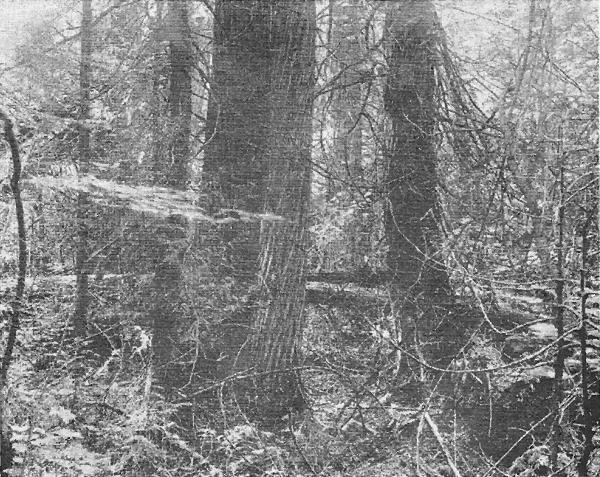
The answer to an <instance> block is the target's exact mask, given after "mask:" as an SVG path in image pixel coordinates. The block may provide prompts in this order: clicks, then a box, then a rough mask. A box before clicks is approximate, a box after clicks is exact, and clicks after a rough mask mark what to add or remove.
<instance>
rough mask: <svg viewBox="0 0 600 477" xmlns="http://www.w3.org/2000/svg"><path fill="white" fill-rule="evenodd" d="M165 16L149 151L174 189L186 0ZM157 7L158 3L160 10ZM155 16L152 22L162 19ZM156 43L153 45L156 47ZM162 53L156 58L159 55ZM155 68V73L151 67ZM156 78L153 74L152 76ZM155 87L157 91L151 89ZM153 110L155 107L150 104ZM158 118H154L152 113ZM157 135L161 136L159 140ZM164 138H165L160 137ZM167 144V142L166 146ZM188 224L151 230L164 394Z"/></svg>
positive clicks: (185, 101) (181, 173)
mask: <svg viewBox="0 0 600 477" xmlns="http://www.w3.org/2000/svg"><path fill="white" fill-rule="evenodd" d="M167 8H168V11H167V16H166V21H165V23H164V24H162V28H163V32H162V34H157V35H156V38H157V40H159V39H164V40H166V41H167V42H168V43H167V44H168V56H167V58H168V65H167V70H166V71H167V72H168V88H169V90H168V103H167V105H166V110H165V113H166V114H167V115H168V125H169V127H168V128H167V129H168V132H167V134H166V135H164V137H162V136H161V135H162V134H163V132H162V131H157V130H155V131H154V133H155V135H158V136H159V137H155V138H154V147H155V148H158V149H159V150H160V151H166V157H162V162H157V159H158V157H159V156H160V154H159V153H158V152H157V150H155V151H154V157H155V163H154V182H155V184H158V185H165V186H168V187H171V188H174V189H179V190H185V188H186V186H187V184H188V181H189V171H188V165H189V159H190V139H191V119H192V71H193V59H194V53H193V45H192V38H191V30H190V25H189V19H188V5H187V3H186V2H181V1H177V0H170V1H169V2H168V3H167ZM160 13H161V11H160V9H159V13H158V14H159V15H160ZM160 22H161V19H160V18H157V28H158V27H159V26H160V25H161V23H160ZM159 46H160V45H157V48H158V47H159ZM160 59H161V55H156V57H155V60H156V61H160ZM155 74H156V73H155ZM155 81H156V79H155ZM156 92H158V91H156ZM155 114H160V108H159V107H156V106H155ZM155 120H157V121H158V120H159V118H158V117H157V118H155ZM161 137H162V141H161ZM165 139H166V144H164V143H165ZM165 146H166V147H165ZM186 230H187V224H186V223H185V221H184V220H183V221H182V220H179V219H177V218H175V217H173V218H170V219H168V220H167V221H166V223H165V224H164V225H163V226H161V227H160V228H159V229H158V230H157V233H156V238H157V241H158V243H157V251H156V262H155V271H154V279H153V284H152V296H153V300H154V301H153V304H152V319H153V330H154V333H153V335H154V337H153V355H154V379H155V384H157V385H159V386H161V387H162V388H163V391H164V392H165V393H166V394H167V395H168V394H169V393H170V391H171V390H172V388H173V387H174V386H176V385H177V383H178V377H179V376H180V375H181V373H180V372H178V371H177V370H178V367H179V364H178V363H177V357H176V349H177V346H176V344H177V339H178V336H179V332H178V331H179V329H178V328H179V324H180V322H179V319H178V318H179V317H180V316H181V313H182V309H181V304H182V298H181V288H182V285H183V259H184V253H183V250H184V249H185V239H186Z"/></svg>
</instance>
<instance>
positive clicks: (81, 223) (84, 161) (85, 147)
mask: <svg viewBox="0 0 600 477" xmlns="http://www.w3.org/2000/svg"><path fill="white" fill-rule="evenodd" d="M79 61H80V63H79V89H80V101H79V164H78V166H79V174H87V173H89V166H90V130H89V125H88V124H86V121H87V120H89V118H90V70H91V68H92V2H91V0H83V1H82V14H81V54H80V60H79ZM89 205H90V204H89V201H88V198H87V196H86V194H85V193H84V192H81V193H79V195H78V198H77V249H76V257H75V273H76V275H77V291H76V298H75V311H74V313H73V317H72V326H73V333H74V335H75V336H85V334H86V326H87V315H88V309H89V304H90V294H89V284H88V263H87V262H88V256H89V250H88V235H89V224H88V223H87V222H88V221H87V213H88V209H89Z"/></svg>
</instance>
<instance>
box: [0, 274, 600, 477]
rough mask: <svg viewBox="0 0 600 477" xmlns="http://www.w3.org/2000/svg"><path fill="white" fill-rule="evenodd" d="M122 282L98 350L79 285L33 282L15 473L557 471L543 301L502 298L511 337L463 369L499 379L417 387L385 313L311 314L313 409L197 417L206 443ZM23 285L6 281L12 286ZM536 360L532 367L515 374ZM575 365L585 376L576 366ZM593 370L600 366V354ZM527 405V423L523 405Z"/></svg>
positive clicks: (14, 403)
mask: <svg viewBox="0 0 600 477" xmlns="http://www.w3.org/2000/svg"><path fill="white" fill-rule="evenodd" d="M118 283H119V278H118V277H116V276H114V277H113V276H110V277H109V276H106V277H104V278H103V279H102V280H96V281H93V283H92V289H91V292H92V295H93V296H94V299H95V300H96V301H97V302H98V303H101V304H102V307H101V308H102V310H103V312H102V316H98V317H96V320H95V321H96V323H97V333H96V334H93V335H92V336H91V337H90V339H89V340H88V342H86V343H83V342H81V341H79V340H73V339H72V338H70V337H69V328H68V325H69V324H68V316H69V315H70V310H71V306H72V304H71V301H72V296H73V292H74V289H73V286H74V280H73V277H72V276H69V275H60V276H46V277H39V278H38V279H36V280H33V281H32V282H31V283H29V286H28V290H29V295H28V300H27V302H28V307H27V310H26V314H25V316H24V317H23V319H22V323H21V329H20V331H19V335H18V347H17V352H16V354H15V359H14V362H13V363H12V365H11V368H10V383H11V386H10V388H9V394H8V402H9V405H8V406H7V420H8V422H10V423H11V427H10V429H11V440H12V442H13V448H14V453H15V459H14V462H15V468H14V469H13V471H12V472H13V473H12V474H11V475H27V476H38V475H39V476H71V475H72V476H81V475H83V476H86V475H89V476H94V475H98V476H108V475H123V476H145V475H149V476H150V475H175V473H176V474H177V475H189V476H192V475H207V476H219V475H221V476H226V475H230V476H236V475H248V476H253V475H257V476H258V475H298V476H301V475H322V476H346V475H347V476H354V477H362V476H365V477H366V476H375V475H378V476H404V475H406V476H413V475H418V476H440V475H441V476H451V475H452V476H454V477H458V475H463V476H469V475H472V476H476V475H486V474H485V472H486V471H487V470H488V469H492V470H491V472H490V473H488V474H487V475H490V476H491V475H502V473H501V471H500V470H498V471H497V472H495V471H494V470H493V469H494V466H498V465H500V464H502V465H501V468H503V469H505V470H504V472H506V470H507V469H508V468H510V467H511V466H512V468H513V470H514V472H511V474H510V475H528V474H520V473H519V471H518V466H519V465H522V466H523V468H524V469H526V468H529V469H532V468H533V469H535V468H542V467H543V466H544V465H545V463H546V462H547V451H548V447H547V445H546V442H545V441H544V435H545V434H546V435H547V433H548V426H547V425H545V424H544V425H541V426H539V432H538V431H536V432H530V431H529V429H530V428H531V426H532V425H534V424H535V422H537V421H539V419H540V416H541V415H543V413H544V412H545V409H547V406H548V402H547V400H548V397H549V395H550V393H551V391H552V379H553V369H552V352H551V350H549V349H548V350H546V351H545V352H540V351H539V350H543V349H544V348H545V347H546V348H548V347H549V345H551V344H552V342H553V341H554V340H555V339H556V330H555V328H554V326H553V325H552V324H550V323H549V320H550V317H549V316H548V314H547V313H548V307H547V305H546V303H545V302H544V300H543V298H539V297H536V296H535V293H533V292H531V293H524V292H517V291H514V290H509V291H506V292H505V293H503V294H500V295H499V296H498V305H499V306H498V309H497V310H496V312H495V315H494V316H493V317H492V319H493V320H494V322H495V323H496V324H497V325H496V326H498V327H499V328H501V329H498V331H499V333H496V334H495V335H494V334H493V333H480V334H479V335H478V336H477V337H476V338H475V340H474V344H473V346H472V347H471V348H470V351H469V352H468V353H467V354H465V356H464V359H463V360H462V361H460V362H457V363H455V368H454V369H455V370H460V367H461V366H463V367H464V368H465V369H471V368H489V367H497V368H498V370H497V371H496V372H494V373H480V374H477V373H468V372H465V373H457V374H455V375H452V378H451V379H449V380H446V382H445V383H444V384H443V385H441V386H439V387H436V386H435V385H434V386H431V385H430V386H428V387H425V388H419V389H416V388H414V382H413V381H409V380H403V377H402V376H399V374H398V369H399V368H398V366H397V362H396V361H395V360H394V358H393V356H394V350H393V349H390V348H389V347H386V345H385V341H382V340H381V331H382V330H381V328H377V324H376V323H374V321H373V320H369V319H367V318H368V317H365V316H363V315H361V312H360V311H359V312H358V313H349V314H348V313H347V312H344V311H341V310H340V309H337V308H326V307H319V306H310V307H309V310H308V316H309V326H308V329H307V332H306V339H305V348H306V349H305V355H306V361H305V363H304V364H305V366H304V369H305V370H304V371H303V376H302V378H303V380H304V384H305V386H304V387H305V389H306V397H307V401H308V403H309V410H308V411H306V412H305V413H302V414H301V415H295V416H293V415H290V416H288V418H287V420H285V421H284V422H282V423H281V426H280V428H279V429H278V430H277V431H276V432H273V431H271V430H264V429H260V428H259V427H256V426H253V425H252V424H251V423H250V422H244V420H243V419H240V420H238V421H237V422H235V423H234V425H232V426H231V427H230V428H221V429H217V428H211V427H210V426H208V425H205V424H203V423H194V426H193V427H194V430H195V440H194V442H192V441H191V440H189V439H186V438H183V437H181V436H182V435H183V433H182V430H181V429H179V428H178V426H177V425H176V424H175V423H174V422H173V421H172V419H171V415H172V413H173V412H176V409H174V408H173V406H172V405H171V404H169V403H166V402H162V401H161V400H160V398H158V397H157V396H156V395H155V394H154V393H153V392H152V388H151V380H152V372H151V366H150V359H151V358H150V340H149V336H148V335H147V333H146V332H145V331H144V328H143V327H141V326H139V325H136V324H133V323H135V319H131V320H129V321H127V320H124V319H123V316H120V317H119V318H118V319H115V317H114V316H112V317H111V316H110V315H111V313H113V314H117V315H118V314H122V313H123V310H122V309H120V308H119V293H120V291H119V287H118V286H117V285H118ZM5 285H6V286H5ZM9 285H10V282H9V281H7V282H6V284H5V283H2V284H0V293H2V294H4V293H9V288H8V287H9ZM111 307H112V308H111ZM99 309H100V307H99ZM111 309H112V312H111V311H110V310H111ZM503 320H504V322H502V321H503ZM115 323H121V324H119V325H115ZM122 323H131V325H130V326H127V325H123V324H122ZM379 325H381V323H379ZM116 327H118V329H117V328H116ZM509 328H512V331H509V332H504V331H503V330H506V329H509ZM502 333H504V334H502ZM592 338H593V340H596V341H597V342H598V343H600V336H593V337H592ZM530 354H533V355H534V357H533V358H531V359H528V360H527V362H526V364H527V366H524V367H521V368H519V369H513V368H512V367H510V366H506V364H507V363H510V362H511V361H519V360H521V359H523V357H524V356H527V355H530ZM569 359H570V360H571V364H570V366H571V368H574V367H575V366H576V357H575V356H571V357H570V358H569ZM591 364H592V365H593V366H596V368H597V369H600V363H599V362H598V359H596V360H595V361H594V360H592V363H591ZM430 382H431V381H430ZM433 382H435V381H433ZM439 383H440V382H439V381H438V384H439ZM417 387H418V386H417ZM545 401H546V402H545ZM523 402H527V404H528V405H527V406H521V407H522V409H525V408H526V409H528V411H527V413H529V414H527V413H524V411H521V410H519V409H518V406H519V405H520V404H522V403H523ZM515 409H517V414H516V415H515V412H514V411H515ZM544 433H545V434H544ZM523 435H525V439H522V441H520V442H519V439H520V438H521V437H522V436H523ZM515 442H517V445H516V446H515V447H514V448H513V449H512V450H511V445H512V444H514V443H515ZM528 449H529V454H528V453H527V451H528ZM523 455H525V457H521V461H520V462H516V459H517V457H518V456H523ZM503 458H504V459H503ZM523 459H530V460H531V462H524V461H523ZM594 465H597V464H594ZM515 466H516V467H515ZM19 469H21V470H19ZM175 469H177V472H175ZM459 469H460V470H459ZM515 469H516V470H515Z"/></svg>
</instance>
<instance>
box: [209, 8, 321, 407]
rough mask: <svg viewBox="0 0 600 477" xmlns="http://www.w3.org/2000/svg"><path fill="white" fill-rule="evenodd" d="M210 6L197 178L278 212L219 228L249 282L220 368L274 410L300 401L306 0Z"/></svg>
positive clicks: (307, 103)
mask: <svg viewBox="0 0 600 477" xmlns="http://www.w3.org/2000/svg"><path fill="white" fill-rule="evenodd" d="M216 8H217V10H216V11H217V16H216V20H215V43H216V49H215V56H214V63H213V64H214V76H213V86H212V90H211V94H212V97H211V104H210V112H209V118H210V122H209V124H211V125H212V127H211V128H209V135H210V136H209V137H210V138H211V139H210V141H211V142H210V143H209V147H208V148H207V154H206V159H205V171H204V172H205V178H206V180H207V182H210V183H211V184H212V186H213V188H214V189H215V190H217V191H218V194H219V196H220V202H221V204H222V205H225V206H228V207H237V208H242V209H246V210H250V211H255V212H267V213H272V214H276V215H279V216H281V217H284V218H285V220H284V221H264V222H263V223H261V224H260V228H258V227H253V226H248V224H243V225H242V226H234V227H232V228H231V229H230V230H229V231H228V237H227V238H228V242H229V247H228V248H229V250H230V257H229V260H230V262H231V263H232V264H235V266H236V267H237V269H236V270H235V271H234V272H233V273H234V275H235V276H236V278H237V279H238V281H240V282H243V283H245V284H246V285H252V287H253V288H254V292H253V293H252V298H251V299H249V301H248V306H247V307H246V309H245V310H244V312H242V313H239V316H240V317H241V318H240V319H238V323H236V325H237V326H238V328H239V329H241V330H242V331H241V332H237V333H231V334H230V338H231V341H230V342H229V343H227V346H228V347H229V350H228V352H229V358H230V359H229V361H228V368H229V369H228V372H231V371H236V372H239V371H240V370H243V369H252V371H253V372H255V373H258V374H259V375H260V376H261V379H256V380H255V382H254V383H253V385H252V386H250V387H251V388H252V389H251V390H248V388H247V387H246V388H245V389H246V390H247V391H249V392H248V393H238V394H239V397H240V399H244V400H251V401H253V403H254V404H257V403H260V409H259V411H264V410H267V412H268V414H270V416H271V417H277V416H280V415H281V414H282V413H284V412H287V411H288V410H289V408H290V407H291V406H292V405H294V404H297V403H298V402H299V401H300V400H299V389H298V385H299V381H298V378H297V375H296V373H295V372H294V371H293V370H292V369H291V368H293V366H294V364H295V363H296V358H297V352H298V342H299V339H300V336H301V333H302V328H303V319H302V316H303V302H304V281H303V278H302V277H303V275H304V264H305V254H306V246H305V245H306V233H307V212H308V203H309V195H310V171H311V167H310V148H311V140H312V101H313V97H312V96H313V87H314V76H313V75H314V35H315V21H316V20H315V16H316V14H315V3H314V1H308V0H307V1H283V0H279V1H271V2H265V1H246V2H242V1H226V0H222V1H219V2H217V5H216ZM236 337H237V338H236ZM250 396H252V397H250Z"/></svg>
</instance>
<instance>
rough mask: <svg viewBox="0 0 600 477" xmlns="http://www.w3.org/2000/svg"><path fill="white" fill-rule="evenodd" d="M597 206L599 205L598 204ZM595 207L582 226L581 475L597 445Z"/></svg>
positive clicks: (579, 466) (580, 345)
mask: <svg viewBox="0 0 600 477" xmlns="http://www.w3.org/2000/svg"><path fill="white" fill-rule="evenodd" d="M596 207H597V206H596ZM595 215H596V214H595V213H594V209H593V208H592V209H591V210H590V211H589V212H588V214H587V217H586V221H585V223H584V224H583V227H582V228H581V270H580V271H579V292H580V294H581V301H580V309H581V328H580V329H579V350H580V351H579V352H580V353H581V355H580V362H581V408H582V413H583V432H582V434H583V439H584V442H583V450H582V452H581V456H580V457H579V461H578V462H577V473H578V475H579V477H587V476H588V471H589V469H588V466H589V463H590V458H591V456H592V453H593V452H594V448H595V447H596V445H595V444H594V425H595V422H594V416H593V407H592V406H593V404H592V400H591V396H590V377H591V376H590V367H589V363H588V353H589V349H588V338H589V336H588V327H589V326H590V320H589V318H588V313H587V299H588V290H587V277H586V274H587V273H588V269H587V267H588V265H589V264H588V252H589V247H590V237H589V236H588V234H589V228H590V225H591V224H592V223H593V220H594V216H595Z"/></svg>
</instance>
